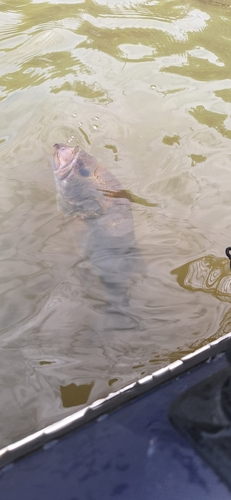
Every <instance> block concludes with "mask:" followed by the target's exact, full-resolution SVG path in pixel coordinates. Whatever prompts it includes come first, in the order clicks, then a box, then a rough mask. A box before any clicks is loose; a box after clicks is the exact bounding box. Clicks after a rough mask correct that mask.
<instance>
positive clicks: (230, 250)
mask: <svg viewBox="0 0 231 500" xmlns="http://www.w3.org/2000/svg"><path fill="white" fill-rule="evenodd" d="M225 253H226V255H227V257H228V259H229V261H230V269H231V247H227V248H226V250H225Z"/></svg>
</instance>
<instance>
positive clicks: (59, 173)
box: [53, 144, 79, 180]
mask: <svg viewBox="0 0 231 500" xmlns="http://www.w3.org/2000/svg"><path fill="white" fill-rule="evenodd" d="M53 151H54V154H53V168H54V173H55V176H56V177H57V178H58V179H59V180H63V179H65V178H66V177H67V176H68V175H70V173H71V172H72V169H73V167H74V166H75V164H76V162H77V159H78V155H79V147H78V146H76V147H75V148H70V147H69V146H66V144H54V146H53Z"/></svg>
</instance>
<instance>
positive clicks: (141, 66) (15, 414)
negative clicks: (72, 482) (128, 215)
mask: <svg viewBox="0 0 231 500" xmlns="http://www.w3.org/2000/svg"><path fill="white" fill-rule="evenodd" d="M230 26H231V9H230V6H229V4H228V2H227V3H226V2H224V1H220V2H215V1H211V2H202V1H194V2H193V1H191V2H188V3H187V4H185V3H183V4H181V3H179V1H164V0H160V1H148V0H146V1H141V0H140V1H138V0H137V1H136V0H134V1H127V2H126V1H122V0H116V1H114V0H108V1H107V0H98V1H90V0H88V1H85V2H81V1H69V3H68V2H66V1H65V2H63V3H62V2H61V1H58V0H53V1H50V2H42V1H40V0H37V1H29V0H28V1H26V0H25V1H24V2H23V1H22V0H21V1H18V2H17V3H16V4H15V2H12V1H11V0H8V1H7V2H1V3H0V50H1V55H0V90H1V93H0V167H1V183H0V189H1V234H0V248H1V254H0V255H1V267H0V283H1V284H0V290H1V308H0V324H1V333H0V380H1V400H0V415H1V418H0V446H3V445H5V444H8V443H9V442H12V441H14V440H16V439H18V438H20V437H22V436H24V435H26V434H28V433H30V432H32V431H35V430H37V429H39V428H41V427H43V426H45V425H47V424H49V423H51V422H53V421H54V420H57V419H59V418H62V417H63V416H65V415H67V414H69V413H70V412H72V411H75V410H76V409H79V408H80V407H81V406H82V405H85V404H87V403H90V402H91V401H93V400H95V399H97V398H99V397H103V396H106V395H107V394H108V393H109V392H111V391H114V390H117V389H119V388H121V387H122V386H124V385H126V384H127V383H129V382H131V381H133V380H136V379H137V378H138V377H140V376H141V375H143V374H148V373H151V372H152V371H154V370H155V369H157V368H158V367H160V366H163V365H164V364H167V363H168V362H169V361H171V360H174V359H176V358H178V357H180V356H181V355H182V354H183V353H185V352H189V351H191V350H193V349H195V348H197V347H200V346H201V345H203V344H204V343H205V342H207V341H210V340H213V339H214V338H216V337H218V336H220V335H222V334H224V333H227V332H228V331H229V330H230V329H231V308H230V301H231V274H230V272H229V262H228V259H226V258H225V254H224V250H225V248H226V247H227V246H229V245H231V201H230V185H231V183H230V170H231V152H230V138H231V121H230V111H231V78H230V75H231V59H230V52H231V28H230ZM56 142H65V143H67V144H70V145H72V146H74V145H76V144H79V145H80V146H81V147H82V148H84V149H85V150H86V151H87V152H88V153H91V154H93V155H95V156H97V157H98V158H100V160H101V163H102V164H103V165H104V166H105V167H107V168H108V169H109V170H110V171H111V172H113V173H114V175H115V176H116V177H117V178H118V179H119V181H120V182H121V184H122V185H123V187H124V188H125V189H128V190H129V191H130V192H131V193H132V194H133V195H134V198H133V200H134V203H132V210H133V218H134V227H135V235H136V241H137V245H138V247H139V250H140V254H141V256H142V261H143V263H144V266H141V268H140V270H137V271H136V272H134V273H133V275H132V276H131V280H130V282H129V290H128V301H127V305H126V307H125V309H124V311H123V314H117V313H116V311H115V310H113V304H110V298H109V297H108V295H107V290H106V289H105V287H104V286H103V284H102V283H101V282H100V280H99V278H98V276H97V275H96V274H95V273H94V270H93V269H92V266H91V262H90V261H88V260H87V259H86V252H85V246H84V244H85V241H84V231H83V233H78V234H76V233H75V224H73V223H72V221H70V222H69V223H66V224H65V223H64V220H63V218H62V217H61V216H60V215H59V213H58V210H57V205H56V189H55V183H54V178H53V173H52V168H51V155H52V146H53V144H54V143H56ZM141 199H142V200H143V201H142V202H141Z"/></svg>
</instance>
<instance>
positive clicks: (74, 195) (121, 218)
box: [53, 144, 136, 286]
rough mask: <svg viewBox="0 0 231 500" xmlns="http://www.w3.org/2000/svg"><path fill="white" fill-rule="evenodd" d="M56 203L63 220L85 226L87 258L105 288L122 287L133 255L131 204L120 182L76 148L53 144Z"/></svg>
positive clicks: (133, 240)
mask: <svg viewBox="0 0 231 500" xmlns="http://www.w3.org/2000/svg"><path fill="white" fill-rule="evenodd" d="M53 169H54V175H55V180H56V188H57V194H58V204H59V209H60V211H61V213H62V214H63V215H64V217H71V216H72V217H73V216H75V217H79V218H80V219H82V220H85V221H86V223H87V225H88V230H89V238H88V242H87V249H86V253H87V257H88V258H90V260H91V262H92V263H93V265H94V268H95V269H96V270H97V272H98V274H99V276H100V278H101V279H102V281H103V282H104V283H107V284H108V285H110V286H111V285H114V284H115V283H117V284H119V283H120V284H121V283H122V282H125V281H126V280H127V278H128V277H129V275H130V273H131V270H132V268H133V262H132V260H133V259H132V255H134V253H136V243H135V236H134V229H133V217H132V212H131V203H130V201H129V199H128V196H126V191H124V190H123V188H122V186H121V184H120V183H119V181H118V180H117V179H116V178H115V177H114V175H113V174H111V173H110V172H109V171H108V170H106V169H105V168H103V167H102V166H101V165H100V164H99V163H98V161H97V159H96V158H95V157H94V156H91V155H89V154H88V153H86V152H85V151H83V150H80V149H79V147H75V148H70V147H68V146H66V145H65V144H55V145H54V162H53Z"/></svg>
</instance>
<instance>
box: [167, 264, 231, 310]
mask: <svg viewBox="0 0 231 500" xmlns="http://www.w3.org/2000/svg"><path fill="white" fill-rule="evenodd" d="M172 274H173V275H174V274H176V276H177V281H178V283H179V285H180V286H182V287H183V288H186V290H190V291H191V292H196V291H203V292H207V293H212V294H213V295H214V296H215V297H216V298H217V299H219V300H225V301H227V302H230V301H231V271H230V265H229V261H228V259H219V258H217V257H215V256H214V255H206V256H205V257H202V258H200V259H196V260H194V261H191V262H188V263H187V264H184V265H183V266H180V267H178V269H174V270H173V271H172Z"/></svg>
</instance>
